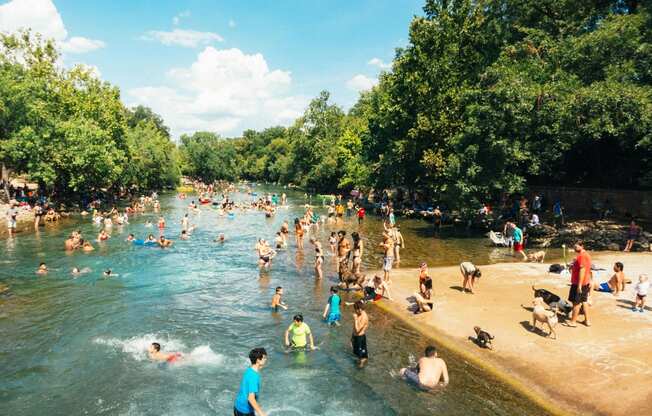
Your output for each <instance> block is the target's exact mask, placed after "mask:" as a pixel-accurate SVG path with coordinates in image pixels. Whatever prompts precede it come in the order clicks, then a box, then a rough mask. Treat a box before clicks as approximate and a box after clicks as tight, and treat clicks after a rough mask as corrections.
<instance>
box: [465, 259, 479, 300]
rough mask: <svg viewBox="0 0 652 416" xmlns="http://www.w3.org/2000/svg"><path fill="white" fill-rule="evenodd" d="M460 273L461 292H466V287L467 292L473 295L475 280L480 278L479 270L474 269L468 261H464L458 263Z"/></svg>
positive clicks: (473, 265) (474, 266)
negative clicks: (461, 279)
mask: <svg viewBox="0 0 652 416" xmlns="http://www.w3.org/2000/svg"><path fill="white" fill-rule="evenodd" d="M460 271H461V272H462V278H463V279H464V280H463V281H462V292H466V288H467V286H468V288H469V292H470V293H471V294H473V293H474V292H473V287H474V286H475V279H479V278H480V277H482V273H481V272H480V269H478V268H477V267H476V265H475V264H473V263H471V262H470V261H465V262H463V263H460Z"/></svg>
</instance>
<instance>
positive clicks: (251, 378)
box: [233, 348, 267, 416]
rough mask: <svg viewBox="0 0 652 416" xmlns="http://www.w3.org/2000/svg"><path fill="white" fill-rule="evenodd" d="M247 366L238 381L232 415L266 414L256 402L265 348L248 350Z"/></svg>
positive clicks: (265, 360)
mask: <svg viewBox="0 0 652 416" xmlns="http://www.w3.org/2000/svg"><path fill="white" fill-rule="evenodd" d="M249 361H251V367H249V368H248V369H247V370H246V371H245V373H244V375H243V376H242V381H240V389H239V390H238V395H237V396H236V398H235V403H234V404H233V416H255V415H258V416H266V413H265V412H264V411H263V409H262V408H261V407H260V404H259V403H258V393H259V392H260V374H259V373H260V370H261V369H262V368H263V367H264V366H265V364H267V351H265V348H254V349H253V350H251V351H250V352H249Z"/></svg>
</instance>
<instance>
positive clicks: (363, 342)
mask: <svg viewBox="0 0 652 416" xmlns="http://www.w3.org/2000/svg"><path fill="white" fill-rule="evenodd" d="M367 328H369V317H368V316H367V312H365V311H364V304H363V303H362V302H361V301H357V302H356V303H354V304H353V333H352V334H351V348H352V349H353V354H355V356H356V357H358V367H360V368H362V367H364V365H365V364H366V363H367V360H368V359H369V352H368V351H367Z"/></svg>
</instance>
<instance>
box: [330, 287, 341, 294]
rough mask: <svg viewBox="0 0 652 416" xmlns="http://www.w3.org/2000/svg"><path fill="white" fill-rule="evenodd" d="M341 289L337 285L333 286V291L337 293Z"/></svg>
mask: <svg viewBox="0 0 652 416" xmlns="http://www.w3.org/2000/svg"><path fill="white" fill-rule="evenodd" d="M339 291H340V290H339V289H338V287H337V286H331V293H337V292H339Z"/></svg>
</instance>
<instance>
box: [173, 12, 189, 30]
mask: <svg viewBox="0 0 652 416" xmlns="http://www.w3.org/2000/svg"><path fill="white" fill-rule="evenodd" d="M185 17H190V10H184V11H182V12H181V13H179V14H177V15H176V16H174V17H173V18H172V24H173V25H175V26H176V25H178V24H179V22H180V21H181V19H183V18H185Z"/></svg>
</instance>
